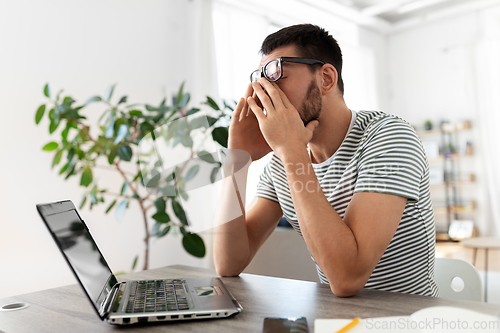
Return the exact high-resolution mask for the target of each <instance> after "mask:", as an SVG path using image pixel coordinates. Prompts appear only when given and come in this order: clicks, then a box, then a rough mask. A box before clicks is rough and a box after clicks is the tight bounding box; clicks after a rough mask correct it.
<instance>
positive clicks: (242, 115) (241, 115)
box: [239, 98, 248, 121]
mask: <svg viewBox="0 0 500 333" xmlns="http://www.w3.org/2000/svg"><path fill="white" fill-rule="evenodd" d="M242 99H243V108H242V110H241V113H240V118H239V120H240V121H242V120H243V119H244V118H245V117H246V116H247V114H248V103H247V101H246V99H245V98H242Z"/></svg>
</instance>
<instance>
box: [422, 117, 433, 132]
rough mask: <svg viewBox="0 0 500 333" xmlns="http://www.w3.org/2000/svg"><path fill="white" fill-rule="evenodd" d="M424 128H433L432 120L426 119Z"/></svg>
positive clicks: (427, 129) (428, 129)
mask: <svg viewBox="0 0 500 333" xmlns="http://www.w3.org/2000/svg"><path fill="white" fill-rule="evenodd" d="M424 130H426V131H430V130H432V121H430V120H426V121H425V122H424Z"/></svg>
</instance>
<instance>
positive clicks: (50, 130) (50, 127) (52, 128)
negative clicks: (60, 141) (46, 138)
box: [49, 119, 60, 134]
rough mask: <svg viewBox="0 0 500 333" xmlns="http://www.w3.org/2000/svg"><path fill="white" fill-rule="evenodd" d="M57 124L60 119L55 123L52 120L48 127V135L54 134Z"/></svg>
mask: <svg viewBox="0 0 500 333" xmlns="http://www.w3.org/2000/svg"><path fill="white" fill-rule="evenodd" d="M59 123H60V119H57V121H53V120H51V121H50V125H49V133H50V134H52V133H54V131H55V130H56V129H57V127H58V126H59Z"/></svg>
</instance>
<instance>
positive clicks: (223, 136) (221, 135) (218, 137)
mask: <svg viewBox="0 0 500 333" xmlns="http://www.w3.org/2000/svg"><path fill="white" fill-rule="evenodd" d="M228 136H229V131H228V129H227V127H216V128H214V130H213V131H212V138H213V139H214V140H215V141H217V142H218V143H219V144H220V145H221V146H222V147H225V148H227V138H228Z"/></svg>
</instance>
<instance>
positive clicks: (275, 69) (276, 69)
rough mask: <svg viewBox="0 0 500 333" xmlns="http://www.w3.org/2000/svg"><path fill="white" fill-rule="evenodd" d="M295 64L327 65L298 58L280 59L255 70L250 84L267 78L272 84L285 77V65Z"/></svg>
mask: <svg viewBox="0 0 500 333" xmlns="http://www.w3.org/2000/svg"><path fill="white" fill-rule="evenodd" d="M284 62H294V63H298V64H307V65H314V64H321V65H324V64H325V63H324V62H323V61H321V60H316V59H308V58H297V57H279V58H276V59H273V60H271V61H269V62H268V63H267V64H265V65H264V66H263V67H261V68H259V69H257V70H255V71H253V72H252V74H250V82H255V81H258V80H259V79H260V78H261V77H265V78H266V79H267V80H268V81H270V82H276V81H278V80H279V79H281V78H282V77H283V63H284Z"/></svg>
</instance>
